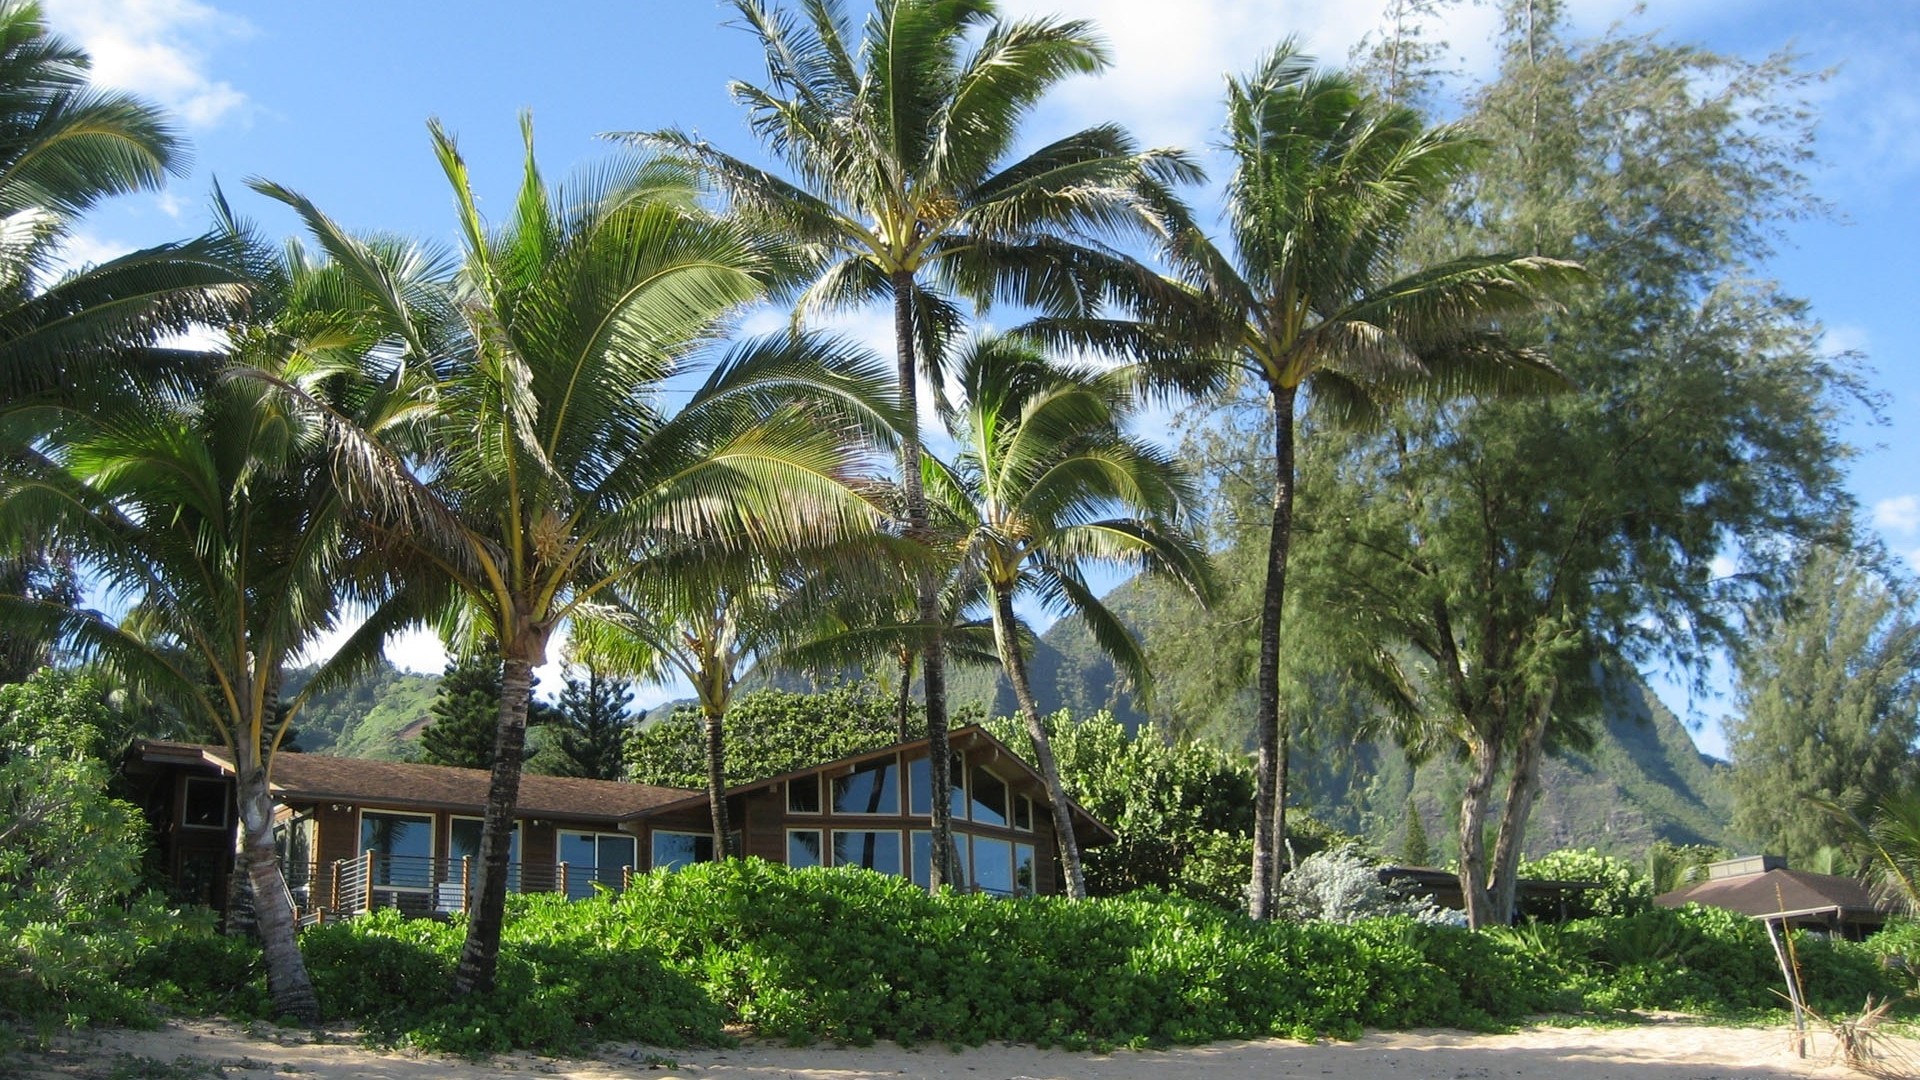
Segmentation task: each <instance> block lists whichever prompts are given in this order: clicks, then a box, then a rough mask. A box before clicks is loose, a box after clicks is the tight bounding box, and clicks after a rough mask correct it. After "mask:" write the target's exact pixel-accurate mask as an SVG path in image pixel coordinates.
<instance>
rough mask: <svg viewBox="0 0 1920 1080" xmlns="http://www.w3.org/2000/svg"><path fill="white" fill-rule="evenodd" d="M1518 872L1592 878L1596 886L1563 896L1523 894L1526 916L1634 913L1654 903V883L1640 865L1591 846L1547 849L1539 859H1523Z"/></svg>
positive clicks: (1525, 875) (1555, 877)
mask: <svg viewBox="0 0 1920 1080" xmlns="http://www.w3.org/2000/svg"><path fill="white" fill-rule="evenodd" d="M1520 876H1521V877H1523V878H1536V879H1539V880H1543V881H1593V882H1598V883H1599V884H1600V888H1598V889H1588V890H1584V891H1581V892H1574V893H1569V894H1567V895H1566V896H1565V897H1564V898H1562V897H1552V898H1547V897H1538V898H1533V899H1531V900H1529V899H1526V898H1523V899H1522V901H1521V905H1520V908H1521V914H1522V915H1523V916H1525V917H1527V918H1535V919H1556V918H1562V917H1563V916H1562V915H1561V909H1562V907H1563V906H1564V908H1565V912H1566V914H1565V916H1564V917H1566V918H1574V919H1585V918H1592V917H1593V916H1596V915H1633V914H1637V913H1639V912H1642V911H1646V910H1648V909H1649V908H1651V907H1653V886H1652V884H1651V883H1649V882H1648V881H1647V879H1646V877H1645V876H1644V875H1643V874H1641V872H1640V869H1639V868H1638V867H1636V866H1634V865H1633V864H1632V863H1630V862H1628V861H1627V860H1625V859H1621V858H1616V857H1614V856H1612V855H1602V854H1600V852H1598V851H1595V850H1594V849H1592V848H1587V849H1585V850H1581V849H1577V848H1566V849H1563V850H1561V851H1550V852H1548V853H1546V854H1545V855H1542V856H1540V857H1539V858H1538V859H1534V860H1531V861H1526V862H1522V863H1521V864H1520Z"/></svg>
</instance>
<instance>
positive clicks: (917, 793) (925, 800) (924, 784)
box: [907, 754, 967, 820]
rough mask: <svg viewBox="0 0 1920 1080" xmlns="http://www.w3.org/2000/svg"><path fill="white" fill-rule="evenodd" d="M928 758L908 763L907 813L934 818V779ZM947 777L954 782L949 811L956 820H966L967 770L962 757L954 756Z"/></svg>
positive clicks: (916, 759)
mask: <svg viewBox="0 0 1920 1080" xmlns="http://www.w3.org/2000/svg"><path fill="white" fill-rule="evenodd" d="M928 760H929V759H927V758H915V759H914V760H912V761H910V762H908V763H907V812H908V813H909V814H912V815H914V816H915V817H932V816H933V777H932V776H931V775H930V773H931V770H930V769H929V768H928V766H927V762H928ZM947 775H948V776H949V777H951V778H952V781H953V796H952V802H951V804H950V805H951V807H952V809H951V810H950V811H949V813H951V814H952V815H953V816H954V817H955V818H957V819H961V820H964V819H965V818H966V816H967V769H966V763H965V762H964V761H962V760H961V758H960V755H958V754H955V755H954V756H953V764H952V765H951V766H949V768H948V771H947Z"/></svg>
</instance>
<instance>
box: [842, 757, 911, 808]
mask: <svg viewBox="0 0 1920 1080" xmlns="http://www.w3.org/2000/svg"><path fill="white" fill-rule="evenodd" d="M833 812H834V813H836V814H897V813H899V812H900V764H899V762H897V761H896V760H894V759H893V758H881V759H880V760H879V761H870V762H867V763H866V764H865V765H860V766H857V767H855V768H854V770H853V772H852V773H851V774H850V775H847V776H836V777H834V780H833Z"/></svg>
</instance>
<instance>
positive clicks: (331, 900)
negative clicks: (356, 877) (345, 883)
mask: <svg viewBox="0 0 1920 1080" xmlns="http://www.w3.org/2000/svg"><path fill="white" fill-rule="evenodd" d="M341 861H342V860H340V859H335V860H333V888H332V890H331V891H330V892H329V893H328V894H327V906H328V907H330V908H332V909H334V910H335V911H338V910H340V863H341Z"/></svg>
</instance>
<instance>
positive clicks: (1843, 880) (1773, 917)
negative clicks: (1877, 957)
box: [1653, 855, 1896, 941]
mask: <svg viewBox="0 0 1920 1080" xmlns="http://www.w3.org/2000/svg"><path fill="white" fill-rule="evenodd" d="M1653 902H1654V903H1656V904H1658V905H1660V906H1661V907H1668V908H1675V907H1680V906H1681V905H1683V904H1705V905H1707V906H1709V907H1717V908H1725V909H1726V910H1728V911H1737V912H1739V913H1740V914H1742V915H1746V916H1748V917H1750V918H1755V919H1764V920H1766V921H1768V922H1776V923H1785V924H1786V925H1787V926H1790V927H1794V928H1796V929H1808V930H1817V931H1820V932H1822V933H1826V934H1829V935H1832V936H1834V937H1844V938H1847V939H1848V940H1852V941H1858V940H1859V939H1861V938H1863V937H1865V936H1867V935H1868V934H1871V933H1873V932H1874V931H1875V930H1878V929H1880V928H1881V927H1882V926H1884V925H1885V924H1886V921H1887V919H1888V917H1889V916H1891V915H1893V914H1894V912H1895V910H1896V905H1895V903H1894V901H1893V899H1892V898H1891V897H1889V896H1885V895H1882V894H1880V893H1878V892H1876V891H1875V890H1873V889H1871V888H1869V887H1868V886H1867V885H1865V884H1864V883H1862V882H1861V881H1859V880H1858V879H1856V878H1850V877H1840V876H1838V875H1835V874H1816V873H1813V872H1812V871H1808V870H1790V869H1788V868H1787V860H1786V859H1785V858H1783V857H1781V856H1779V855H1753V856H1748V857H1746V858H1741V859H1728V860H1726V861H1724V862H1717V863H1712V864H1710V865H1709V866H1708V867H1707V880H1705V881H1702V882H1699V883H1697V884H1694V885H1688V886H1686V887H1685V888H1681V889H1675V890H1673V891H1672V892H1670V893H1662V894H1661V895H1659V896H1656V897H1654V898H1653Z"/></svg>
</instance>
